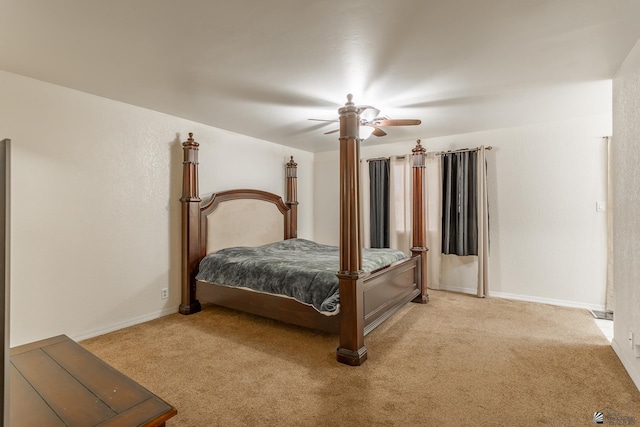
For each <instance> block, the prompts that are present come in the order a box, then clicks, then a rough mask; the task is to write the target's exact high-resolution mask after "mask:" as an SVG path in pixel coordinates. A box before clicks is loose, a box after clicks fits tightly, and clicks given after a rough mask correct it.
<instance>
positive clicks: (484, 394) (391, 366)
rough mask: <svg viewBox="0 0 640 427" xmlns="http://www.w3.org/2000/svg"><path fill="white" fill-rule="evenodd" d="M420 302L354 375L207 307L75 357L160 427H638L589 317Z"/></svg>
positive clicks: (323, 347)
mask: <svg viewBox="0 0 640 427" xmlns="http://www.w3.org/2000/svg"><path fill="white" fill-rule="evenodd" d="M430 296H431V302H430V303H429V304H426V305H419V304H409V305H407V306H406V307H405V308H403V309H402V310H401V311H400V312H399V313H397V314H396V315H395V316H394V317H393V318H391V319H390V320H388V321H387V322H385V323H384V324H383V325H382V326H380V327H379V328H377V329H376V330H375V331H374V332H372V333H371V334H370V335H369V336H367V337H366V338H365V342H366V345H367V347H368V349H369V359H368V360H367V362H365V364H364V365H362V366H360V367H350V366H345V365H341V364H339V363H337V362H336V361H335V349H336V347H337V345H338V338H337V336H335V335H331V334H326V333H321V332H317V331H312V330H307V329H303V328H298V327H294V326H289V325H285V324H283V323H279V322H275V321H270V320H266V319H263V318H259V317H255V316H251V315H247V314H243V313H239V312H235V311H231V310H227V309H223V308H219V307H215V306H205V308H204V310H203V311H202V312H201V313H197V314H195V315H191V316H183V315H180V314H175V315H171V316H167V317H164V318H162V319H158V320H154V321H151V322H147V323H144V324H141V325H137V326H133V327H130V328H127V329H123V330H120V331H116V332H113V333H110V334H106V335H103V336H100V337H96V338H92V339H89V340H85V341H83V342H81V344H82V345H83V346H84V347H85V348H87V349H89V350H90V351H92V352H93V353H95V354H96V355H98V356H99V357H101V358H103V359H104V360H105V361H106V362H107V363H110V364H111V365H113V366H114V367H116V368H117V369H119V370H121V371H123V372H124V373H125V374H127V375H129V376H131V377H132V378H133V379H135V380H137V381H139V382H140V383H141V384H142V385H144V386H145V387H147V388H148V389H150V390H151V391H153V392H154V393H156V394H158V395H159V396H160V397H162V398H163V399H165V400H166V401H168V402H169V403H171V404H173V405H174V406H175V407H176V408H177V409H178V415H177V416H176V417H175V418H173V419H171V420H170V421H169V422H168V423H167V425H168V426H169V427H175V426H236V425H238V426H243V425H247V426H275V425H278V426H289V425H291V426H534V425H552V426H583V425H584V426H593V425H596V424H594V422H593V415H594V412H596V411H603V412H604V415H605V425H607V420H609V421H613V420H614V417H616V416H617V417H626V418H625V419H626V420H633V421H634V422H635V423H636V425H640V392H639V391H638V389H637V388H636V386H635V385H634V384H633V382H632V381H631V379H630V378H629V376H628V374H627V373H626V371H625V370H624V368H623V366H622V364H621V363H620V361H619V360H618V358H617V357H616V355H615V353H614V352H613V350H612V349H611V347H610V345H609V343H608V341H607V340H606V339H605V338H604V336H603V335H602V333H601V332H600V330H599V329H598V327H597V326H596V324H595V322H594V321H593V317H592V316H591V314H590V313H589V312H588V311H586V310H579V309H570V308H563V307H555V306H550V305H544V304H535V303H526V302H519V301H512V300H503V299H494V298H486V299H478V298H476V297H473V296H469V295H463V294H456V293H449V292H442V291H440V292H438V291H430ZM606 417H608V418H606ZM618 419H620V418H618Z"/></svg>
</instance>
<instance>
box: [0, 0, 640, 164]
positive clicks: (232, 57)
mask: <svg viewBox="0 0 640 427" xmlns="http://www.w3.org/2000/svg"><path fill="white" fill-rule="evenodd" d="M0 10H1V13H0V69H3V70H6V71H9V72H13V73H17V74H21V75H24V76H28V77H32V78H35V79H39V80H43V81H47V82H51V83H55V84H58V85H62V86H66V87H69V88H73V89H77V90H80V91H84V92H88V93H92V94H96V95H100V96H103V97H106V98H110V99H114V100H118V101H122V102H126V103H129V104H133V105H138V106H142V107H145V108H149V109H152V110H156V111H160V112H164V113H167V114H171V115H173V116H178V117H182V118H186V119H190V120H193V121H197V122H201V123H205V124H208V125H211V126H214V127H217V128H222V129H226V130H230V131H234V132H238V133H241V134H245V135H249V136H252V137H256V138H260V139H264V140H268V141H272V142H275V143H279V144H284V145H288V146H292V147H297V148H300V149H303V150H308V151H313V152H318V151H326V150H334V149H337V147H338V140H337V135H338V134H336V133H334V134H331V135H324V134H323V133H324V132H325V131H329V130H332V129H334V128H335V126H334V124H333V123H325V122H315V121H309V120H308V119H309V118H320V119H336V118H337V109H338V108H339V107H340V106H342V105H344V102H345V101H346V95H347V93H353V94H354V101H355V102H356V104H369V105H373V106H375V107H377V108H378V109H380V110H381V114H384V115H386V116H388V117H390V118H393V119H401V118H411V119H414V118H416V119H420V120H422V124H421V125H419V126H411V127H393V128H391V127H387V128H385V131H386V132H387V133H388V135H387V136H384V137H380V138H377V137H374V136H372V137H370V138H369V139H368V140H367V141H366V143H367V144H376V143H390V142H398V141H409V140H413V139H416V138H423V139H425V138H430V137H436V136H444V135H455V134H460V133H467V132H474V131H480V130H484V129H492V128H501V127H510V126H519V125H523V124H527V123H536V122H543V121H550V120H560V119H568V118H572V117H578V116H588V115H592V114H601V113H606V112H608V111H610V109H611V105H610V102H609V103H607V102H604V103H603V102H599V100H598V102H596V100H595V97H597V95H598V94H602V93H607V91H608V92H609V94H610V89H609V88H610V82H609V80H610V79H611V78H612V77H613V75H614V73H615V72H616V70H617V69H618V67H619V66H620V64H621V63H622V62H623V60H624V58H625V57H626V56H627V54H628V53H629V51H630V50H631V48H632V47H633V46H634V45H635V43H636V42H637V40H638V39H639V38H640V24H638V22H640V0H393V1H389V0H387V1H379V0H352V1H346V0H233V1H231V0H228V1H223V0H188V1H176V0H134V1H132V0H110V1H87V0H58V1H55V2H54V1H50V0H0ZM609 96H610V95H609ZM605 99H606V97H605Z"/></svg>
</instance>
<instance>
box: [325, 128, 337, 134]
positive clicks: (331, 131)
mask: <svg viewBox="0 0 640 427" xmlns="http://www.w3.org/2000/svg"><path fill="white" fill-rule="evenodd" d="M339 130H340V129H334V130H330V131H329V132H325V133H324V134H325V135H329V134H330V133H336V132H338V131H339Z"/></svg>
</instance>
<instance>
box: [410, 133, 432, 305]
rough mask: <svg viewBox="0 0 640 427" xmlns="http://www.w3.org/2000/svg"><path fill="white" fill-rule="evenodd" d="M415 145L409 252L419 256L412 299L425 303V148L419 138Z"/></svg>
mask: <svg viewBox="0 0 640 427" xmlns="http://www.w3.org/2000/svg"><path fill="white" fill-rule="evenodd" d="M416 143H417V145H416V147H415V148H414V149H413V150H411V152H412V153H413V155H412V156H411V157H412V162H411V166H412V171H413V199H412V205H413V212H412V222H413V224H412V229H413V247H412V248H411V253H412V254H413V256H418V255H419V256H420V264H421V269H420V277H419V280H420V283H418V287H419V288H420V295H418V296H417V297H416V298H415V299H414V300H413V301H414V302H419V303H422V304H426V303H427V302H429V295H428V294H427V251H428V250H429V248H427V230H426V227H425V200H424V169H425V161H424V158H425V153H426V151H427V150H425V148H424V147H423V146H422V145H420V140H419V139H418V140H417V141H416Z"/></svg>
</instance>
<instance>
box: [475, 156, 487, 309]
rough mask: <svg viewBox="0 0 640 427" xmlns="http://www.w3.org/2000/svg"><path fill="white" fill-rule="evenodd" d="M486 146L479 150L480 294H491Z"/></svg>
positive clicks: (483, 295) (478, 293)
mask: <svg viewBox="0 0 640 427" xmlns="http://www.w3.org/2000/svg"><path fill="white" fill-rule="evenodd" d="M485 154H486V149H485V147H484V145H482V146H480V148H479V149H478V159H477V161H478V167H477V172H478V198H477V201H478V292H477V295H478V296H479V297H485V296H487V295H488V294H489V200H488V197H487V162H486V156H485Z"/></svg>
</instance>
